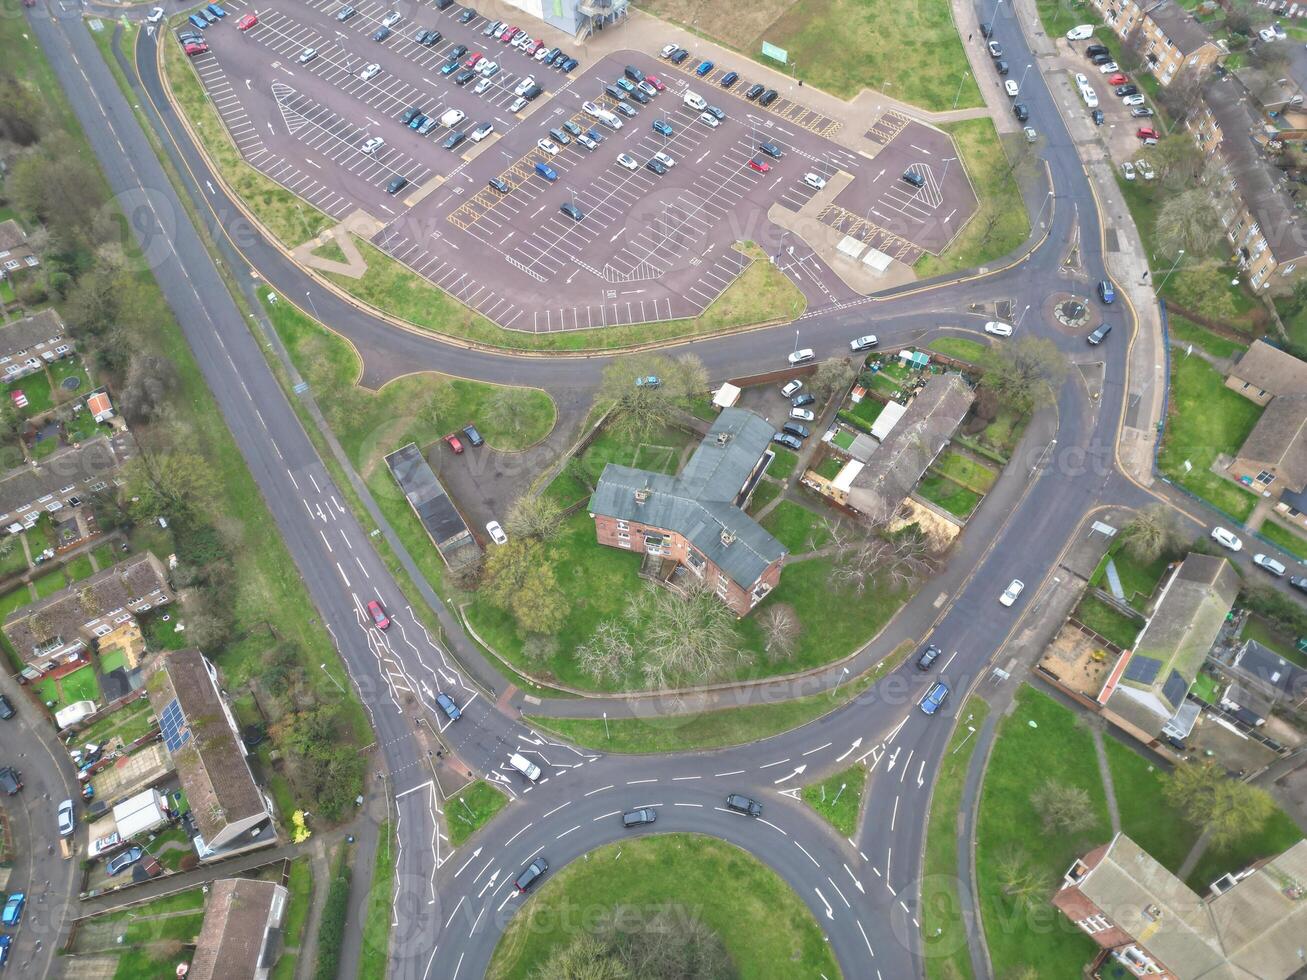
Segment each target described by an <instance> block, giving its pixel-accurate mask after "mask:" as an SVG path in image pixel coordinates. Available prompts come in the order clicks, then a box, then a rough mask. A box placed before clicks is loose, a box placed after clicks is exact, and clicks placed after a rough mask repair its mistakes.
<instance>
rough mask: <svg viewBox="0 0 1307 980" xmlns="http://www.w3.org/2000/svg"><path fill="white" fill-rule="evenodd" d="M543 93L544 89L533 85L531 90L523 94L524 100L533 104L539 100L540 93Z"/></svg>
mask: <svg viewBox="0 0 1307 980" xmlns="http://www.w3.org/2000/svg"><path fill="white" fill-rule="evenodd" d="M543 91H544V89H542V88H541V87H540V86H539V85H532V86H531V87H530V88H529V89H527V90H526V91H525V92H523V93H522V98H524V99H526V100H527V101H528V102H533V101H535V100H536V99H537V98H539V96H540V93H541V92H543Z"/></svg>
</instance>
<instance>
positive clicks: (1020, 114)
mask: <svg viewBox="0 0 1307 980" xmlns="http://www.w3.org/2000/svg"><path fill="white" fill-rule="evenodd" d="M1012 115H1014V116H1016V117H1017V122H1026V121H1027V120H1029V119H1030V110H1029V109H1028V108H1026V104H1025V103H1024V102H1013V103H1012Z"/></svg>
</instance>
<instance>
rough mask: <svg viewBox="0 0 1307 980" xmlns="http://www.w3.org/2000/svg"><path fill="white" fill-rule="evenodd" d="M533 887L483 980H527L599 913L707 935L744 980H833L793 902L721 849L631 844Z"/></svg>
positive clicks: (665, 839)
mask: <svg viewBox="0 0 1307 980" xmlns="http://www.w3.org/2000/svg"><path fill="white" fill-rule="evenodd" d="M619 856H620V861H621V864H620V865H615V864H614V862H616V861H618V860H619ZM537 887H538V891H536V893H535V894H534V895H533V896H532V897H531V898H529V899H528V900H527V902H526V903H525V905H524V906H523V908H522V909H521V911H519V912H518V913H517V914H516V915H515V916H513V919H512V922H511V923H510V924H509V926H508V929H507V931H505V933H504V936H503V938H502V939H501V940H500V941H499V946H498V948H496V950H495V955H494V959H492V960H491V963H490V968H489V970H488V971H487V974H486V976H487V978H489V980H510V978H514V980H515V978H521V977H526V976H528V975H529V974H530V973H531V972H532V971H533V970H535V969H537V968H538V967H540V966H541V964H543V963H544V962H545V961H546V960H547V959H548V958H549V955H550V953H552V952H553V951H554V950H555V949H558V948H559V947H561V946H563V945H564V944H566V942H567V941H568V940H569V939H570V938H571V937H572V936H574V935H575V934H576V933H577V931H578V930H580V929H581V928H583V927H584V923H585V922H586V921H587V920H592V919H593V917H594V916H595V915H599V914H602V912H604V911H605V910H608V909H612V908H615V907H617V906H628V907H633V908H649V907H651V906H654V905H659V904H664V903H675V904H677V905H679V906H681V907H683V908H685V909H687V910H688V911H690V912H691V913H693V914H694V915H695V916H696V917H697V918H699V919H700V920H701V921H703V922H704V924H705V925H707V926H709V927H710V928H712V929H713V930H714V931H715V932H716V933H717V934H718V935H719V936H720V937H721V939H722V942H723V943H724V944H725V946H726V949H727V951H728V952H729V953H730V956H731V959H732V960H733V961H734V963H735V966H736V969H737V970H738V971H739V975H740V976H741V977H749V978H751V980H768V978H773V977H774V978H777V980H781V978H784V980H789V978H791V977H796V976H804V977H816V976H818V975H825V976H827V977H837V976H839V975H840V971H839V967H838V966H836V964H835V959H834V957H833V956H832V955H831V951H830V947H829V945H828V944H827V942H826V940H825V938H824V937H823V935H822V931H821V929H820V928H819V927H818V925H817V922H816V921H815V920H814V919H813V917H812V914H811V913H810V912H809V911H808V909H807V907H806V906H805V905H804V904H803V903H802V902H801V901H800V900H799V898H798V896H797V895H795V894H794V892H793V891H791V890H790V888H789V886H788V885H786V884H785V883H784V882H783V881H782V880H781V879H780V877H779V876H778V875H776V873H775V872H773V871H772V870H771V869H770V868H767V867H766V866H765V865H763V864H762V863H760V862H759V861H757V860H756V859H754V858H753V857H751V856H749V855H748V854H746V853H745V852H744V851H741V850H739V849H738V848H736V847H733V846H732V845H730V844H726V843H724V842H722V841H718V840H713V839H711V838H706V837H699V836H697V835H693V834H666V835H659V836H652V837H638V838H635V839H632V840H626V841H623V842H621V843H620V844H610V845H608V846H607V847H602V848H600V849H599V850H597V851H593V852H592V853H591V854H590V855H589V859H588V860H587V861H576V862H573V863H572V864H570V865H568V866H567V867H565V868H563V869H562V870H561V871H559V872H558V873H557V874H553V873H552V872H551V873H550V875H549V877H547V878H546V879H545V880H544V882H542V883H541V884H540V885H539V886H537Z"/></svg>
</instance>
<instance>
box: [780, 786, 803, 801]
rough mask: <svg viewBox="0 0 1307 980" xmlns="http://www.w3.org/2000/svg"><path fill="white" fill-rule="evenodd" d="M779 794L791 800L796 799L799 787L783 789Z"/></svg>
mask: <svg viewBox="0 0 1307 980" xmlns="http://www.w3.org/2000/svg"><path fill="white" fill-rule="evenodd" d="M781 796H788V797H789V798H790V799H792V800H797V799H798V798H799V787H797V786H795V787H793V788H791V789H783V790H781Z"/></svg>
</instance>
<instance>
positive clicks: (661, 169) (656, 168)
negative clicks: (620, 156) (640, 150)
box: [644, 159, 667, 177]
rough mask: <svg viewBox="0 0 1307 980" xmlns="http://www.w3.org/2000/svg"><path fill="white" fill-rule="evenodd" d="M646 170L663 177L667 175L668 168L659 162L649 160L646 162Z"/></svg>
mask: <svg viewBox="0 0 1307 980" xmlns="http://www.w3.org/2000/svg"><path fill="white" fill-rule="evenodd" d="M644 169H645V170H648V171H650V172H651V173H655V174H657V175H658V176H659V177H662V176H663V175H664V174H666V173H667V168H666V167H665V166H664V165H663V164H662V162H661V161H659V160H654V159H649V160H646V161H645V162H644Z"/></svg>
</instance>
